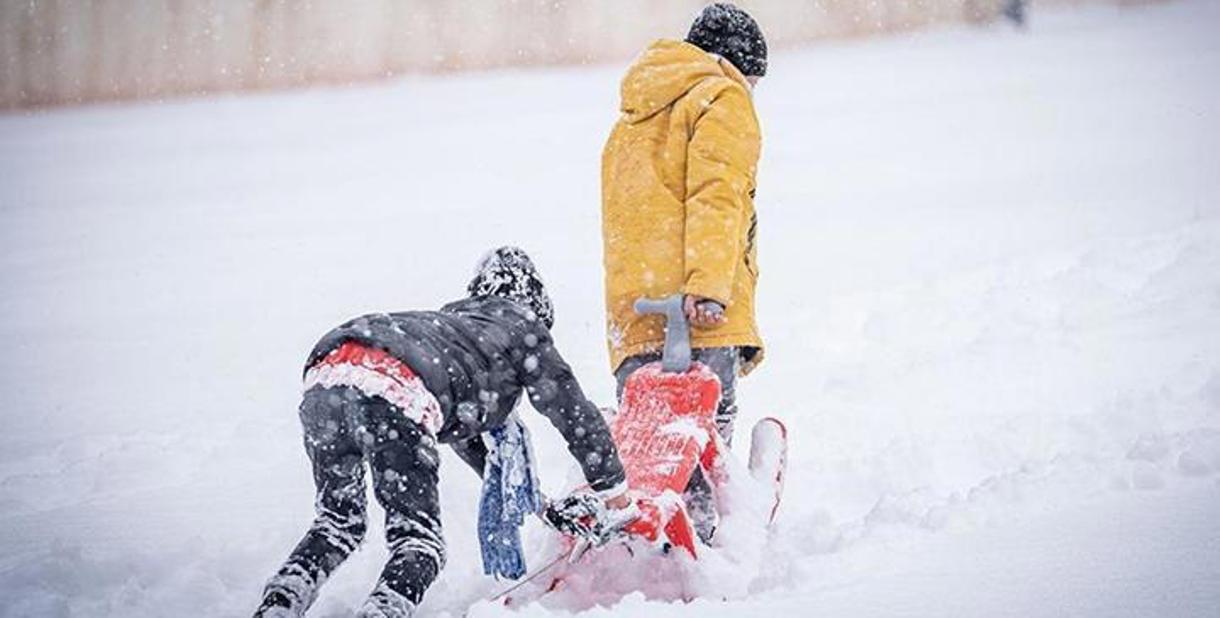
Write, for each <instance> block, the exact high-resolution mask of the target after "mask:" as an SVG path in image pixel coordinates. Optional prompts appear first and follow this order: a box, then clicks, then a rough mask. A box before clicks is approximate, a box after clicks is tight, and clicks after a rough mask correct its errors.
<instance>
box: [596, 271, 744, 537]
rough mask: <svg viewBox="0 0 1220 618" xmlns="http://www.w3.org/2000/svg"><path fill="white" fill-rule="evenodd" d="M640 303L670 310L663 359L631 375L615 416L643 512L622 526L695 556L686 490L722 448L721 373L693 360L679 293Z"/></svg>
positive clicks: (644, 310) (646, 308)
mask: <svg viewBox="0 0 1220 618" xmlns="http://www.w3.org/2000/svg"><path fill="white" fill-rule="evenodd" d="M635 310H636V312H637V313H641V314H650V313H657V314H661V315H663V316H665V319H666V325H665V348H664V352H663V355H662V358H661V361H660V362H654V363H649V364H647V365H644V366H643V367H641V368H640V369H638V370H636V371H635V372H634V373H632V374H631V376H630V377H628V378H627V383H626V385H625V386H624V388H623V399H622V407H621V408H620V409H619V411H618V414H617V415H616V416H615V417H614V420H613V421H612V422H611V427H610V429H611V432H612V433H613V435H614V441H615V444H617V445H618V449H619V457H620V458H621V459H622V461H623V466H624V467H625V469H626V473H627V484H628V486H629V487H630V488H631V490H632V491H633V493H634V494H635V496H636V504H637V505H638V506H639V507H640V513H641V515H640V517H639V519H637V520H635V521H634V522H633V523H631V524H630V525H628V526H627V527H626V528H625V532H627V533H628V534H630V535H633V536H636V537H642V538H644V539H646V540H648V541H650V542H653V543H658V544H661V545H662V547H681V548H683V549H685V550H686V551H688V552H689V553H690V555H691V556H692V557H696V556H697V554H696V552H695V533H694V529H693V527H692V526H691V520H690V515H689V513H687V510H686V505H685V503H684V502H683V501H682V492H683V491H685V490H686V486H687V484H688V483H689V482H690V479H691V475H692V474H693V473H694V471H695V466H698V465H703V466H704V468H705V469H708V470H710V469H711V467H712V463H713V462H714V461H715V459H716V456H717V454H718V453H717V440H716V436H717V434H716V426H715V423H714V421H713V418H714V416H715V412H716V405H717V404H718V403H719V401H720V380H719V379H718V378H717V377H716V374H715V373H713V372H712V370H711V369H709V368H708V367H707V366H706V365H704V364H702V363H699V362H692V361H691V345H690V327H689V325H688V324H687V322H686V316H685V315H684V314H683V311H682V296H681V295H680V294H678V295H674V296H670V297H668V298H666V299H663V300H649V299H640V300H638V301H636V303H635Z"/></svg>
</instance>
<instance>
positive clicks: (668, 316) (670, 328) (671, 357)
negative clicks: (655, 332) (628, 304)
mask: <svg viewBox="0 0 1220 618" xmlns="http://www.w3.org/2000/svg"><path fill="white" fill-rule="evenodd" d="M635 312H636V313H638V314H640V315H646V314H649V313H659V314H661V315H664V316H665V351H664V352H663V353H662V354H661V368H662V369H664V370H665V371H668V372H671V373H686V371H687V370H688V369H690V355H691V353H690V325H689V324H687V323H686V314H685V313H684V312H683V311H682V295H681V294H674V295H673V296H668V297H666V298H663V299H661V300H653V299H650V298H641V299H639V300H637V301H635Z"/></svg>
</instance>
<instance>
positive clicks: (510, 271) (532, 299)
mask: <svg viewBox="0 0 1220 618" xmlns="http://www.w3.org/2000/svg"><path fill="white" fill-rule="evenodd" d="M466 291H467V292H468V293H469V294H470V295H471V296H473V297H476V298H478V297H480V296H499V297H501V298H507V299H509V300H512V301H515V302H518V303H521V304H522V305H525V306H526V307H528V308H529V309H530V310H531V311H533V312H534V315H536V316H537V317H538V319H539V320H541V321H542V323H543V324H545V325H546V327H547V328H548V329H550V328H551V326H552V325H554V324H555V308H554V307H553V306H551V297H550V296H547V293H546V288H545V287H543V285H542V277H540V276H539V275H538V269H537V268H536V267H535V266H534V262H533V261H532V260H530V257H529V256H528V255H526V254H525V252H524V251H522V250H521V249H519V248H517V247H511V246H509V247H500V248H499V249H495V250H493V251H490V252H488V253H487V255H484V256H483V259H481V260H479V264H478V266H476V267H475V270H474V279H471V280H470V285H468V286H466Z"/></svg>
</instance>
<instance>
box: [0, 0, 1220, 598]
mask: <svg viewBox="0 0 1220 618" xmlns="http://www.w3.org/2000/svg"><path fill="white" fill-rule="evenodd" d="M1218 20H1220V7H1217V6H1216V5H1215V4H1214V3H1208V2H1202V1H1197V2H1187V3H1178V4H1163V5H1156V6H1149V7H1142V8H1132V9H1125V10H1118V9H1091V10H1085V11H1081V12H1076V13H1065V14H1054V15H1049V14H1048V15H1035V23H1034V27H1033V30H1032V32H1030V33H1028V34H1026V35H1021V34H1017V33H1013V32H1010V31H1008V30H1006V29H1003V28H995V29H987V30H960V31H948V32H939V33H931V34H925V35H919V36H910V37H905V38H899V39H893V40H887V41H872V42H861V43H854V44H843V45H838V46H822V47H815V48H810V49H808V50H803V51H799V52H786V53H782V54H779V55H778V57H777V58H776V59H775V61H774V68H773V75H772V76H771V77H768V78H767V79H766V80H765V81H764V82H763V84H762V86H761V87H760V89H759V90H758V94H757V97H758V104H759V109H760V115H761V118H762V121H763V126H764V133H765V146H764V161H763V164H762V171H761V176H760V189H759V193H758V209H759V216H760V250H761V256H760V260H761V265H762V280H761V288H760V299H759V307H760V312H761V315H760V322H761V324H762V326H763V329H764V335H765V336H766V337H767V339H768V341H769V343H770V345H771V348H770V351H769V357H768V360H767V362H766V363H765V364H764V366H763V367H762V368H761V370H760V371H759V373H758V374H757V376H756V377H753V376H752V377H751V378H750V379H748V380H747V381H745V382H744V383H743V384H742V386H741V394H740V396H741V402H742V408H743V410H744V414H745V418H744V419H742V423H741V425H740V427H742V428H743V430H742V431H744V430H745V429H744V428H748V427H749V426H750V424H751V423H752V422H753V420H755V419H757V418H758V417H760V416H762V415H765V414H773V413H774V414H779V415H782V416H784V417H785V418H786V419H787V420H788V421H789V424H790V428H791V431H792V452H791V456H792V461H791V470H790V477H789V485H788V492H787V500H786V502H785V504H784V505H783V508H782V510H781V512H780V521H779V525H778V528H777V529H776V530H775V532H774V533H773V534H772V535H771V538H770V539H769V540H768V541H767V545H766V554H765V559H757V556H754V558H753V559H751V560H747V562H748V563H749V564H746V563H734V562H733V560H734V559H738V558H741V557H742V556H746V557H749V556H748V555H749V554H750V552H748V551H744V549H746V548H745V546H746V545H748V543H738V544H736V545H732V544H731V543H730V545H732V546H730V547H726V548H725V549H724V550H723V552H722V553H721V554H718V555H717V556H716V559H715V560H709V561H708V562H707V565H708V569H707V570H706V571H704V572H700V573H696V574H694V575H693V576H692V577H693V579H692V582H693V584H692V585H695V586H697V587H698V589H699V590H700V591H701V592H704V593H708V592H710V591H711V590H718V591H720V592H722V594H721V596H724V597H728V598H729V600H728V601H722V600H721V599H720V598H710V599H701V600H699V601H696V602H694V603H691V604H686V605H684V604H660V603H657V602H652V601H647V600H645V599H644V598H643V597H641V596H638V595H637V596H631V597H628V598H626V599H625V600H623V601H621V602H619V603H618V604H616V605H614V606H613V607H610V608H594V609H592V610H590V611H589V612H588V614H587V615H589V616H606V615H612V614H613V615H649V616H670V615H682V616H700V617H703V616H708V615H725V616H739V615H756V616H763V615H771V616H781V615H795V614H797V613H800V614H801V615H813V616H849V615H850V616H870V615H877V616H895V615H923V616H943V615H974V616H984V615H986V616H1002V615H1013V616H1023V617H1027V616H1061V615H1105V616H1149V615H1157V616H1198V615H1208V614H1210V613H1212V612H1214V611H1215V608H1216V607H1220V585H1217V582H1220V526H1218V525H1217V521H1220V204H1218V203H1217V197H1218V196H1220V157H1217V153H1218V152H1220V130H1218V129H1220V118H1217V114H1220V111H1218V110H1220V86H1218V84H1217V82H1216V80H1215V77H1214V76H1215V75H1218V74H1220V38H1217V37H1216V36H1215V30H1214V29H1215V24H1216V23H1218ZM620 70H621V68H620V67H604V68H597V69H567V70H550V71H530V72H508V73H496V74H489V75H477V76H464V77H453V78H445V79H439V78H438V79H432V78H429V79H422V78H421V79H410V80H405V81H402V82H397V83H394V84H391V85H386V86H381V87H364V88H359V89H352V90H345V91H332V92H308V93H291V94H282V95H270V96H250V97H234V98H222V99H217V100H207V101H188V102H174V103H166V104H148V105H133V106H123V107H96V108H88V109H79V110H65V111H56V112H51V113H41V114H33V115H9V116H4V117H0V179H2V180H0V223H2V225H0V230H2V231H0V234H2V239H0V240H2V242H0V285H2V289H3V295H2V296H0V317H2V318H3V319H0V340H3V341H4V342H5V343H6V353H5V354H4V355H3V356H2V357H0V376H3V378H0V380H2V384H3V390H4V393H5V395H6V400H5V405H4V406H3V411H2V412H0V419H2V422H3V428H4V430H3V432H0V614H2V615H4V616H124V617H139V616H150V617H151V616H171V615H172V616H188V615H189V616H241V615H243V614H248V613H249V612H250V611H251V610H252V609H253V607H254V605H255V603H256V599H257V596H258V593H259V590H260V588H261V585H262V583H263V581H264V580H265V578H266V577H268V576H269V575H270V574H271V572H272V571H273V570H274V568H275V567H276V566H277V564H278V562H279V561H280V560H281V559H282V558H283V557H284V556H285V555H286V553H287V551H288V550H289V549H290V547H291V545H292V544H293V543H294V542H295V540H296V538H297V537H298V535H299V534H300V533H301V532H302V531H303V530H304V527H305V526H306V524H307V522H308V520H309V518H310V509H311V498H312V495H311V494H312V488H311V483H310V478H309V473H308V469H307V465H306V460H305V456H304V453H303V450H302V448H301V446H300V443H299V442H300V436H299V430H298V428H297V421H296V414H295V407H296V404H297V398H298V396H299V383H300V369H301V366H300V364H301V363H302V362H303V360H304V356H305V354H306V353H307V351H308V350H309V348H310V346H311V345H312V344H313V342H314V340H315V338H316V337H317V336H318V335H320V334H321V333H322V332H324V331H325V330H326V329H328V328H330V327H331V326H332V325H334V324H335V323H337V322H339V321H341V320H343V319H345V318H347V317H349V316H352V315H355V314H359V313H362V312H367V311H375V310H387V309H401V308H412V307H432V306H436V305H439V304H440V303H441V302H443V301H445V300H448V299H449V298H451V297H453V296H455V295H458V294H460V293H461V291H462V289H463V285H464V283H465V281H466V278H467V277H468V275H469V274H470V270H471V268H472V266H473V263H474V261H475V260H476V259H477V257H478V256H479V255H481V254H482V252H483V251H484V250H485V249H487V248H488V247H489V246H491V245H493V244H497V243H504V242H513V243H519V244H521V245H523V246H524V247H526V248H527V249H528V250H530V251H531V252H532V253H533V254H534V256H535V258H536V260H537V262H538V264H539V265H540V267H541V268H542V270H543V274H544V276H546V277H547V279H548V281H549V284H550V285H551V287H552V288H553V293H554V297H555V301H556V305H557V318H558V322H557V326H556V336H557V339H558V341H559V343H560V346H561V349H563V350H564V351H565V353H567V354H568V355H570V356H571V359H570V360H571V361H572V362H573V364H574V366H575V368H576V370H577V372H578V374H579V375H580V376H582V377H583V379H584V381H585V382H586V383H587V385H588V388H589V390H590V391H591V392H592V394H593V396H594V397H595V399H597V400H598V401H600V402H605V403H609V402H610V400H611V395H612V381H611V379H610V376H609V372H608V368H607V367H606V366H605V351H604V347H603V332H602V327H601V324H602V319H601V306H600V294H601V287H600V278H601V271H600V257H601V256H600V250H599V247H600V245H599V243H600V237H599V231H598V228H599V206H598V204H599V197H598V185H597V182H598V156H599V149H600V146H601V144H602V141H603V139H604V138H605V135H606V133H607V131H608V130H609V127H610V124H611V121H612V119H613V117H614V114H615V103H616V93H617V78H618V75H619V72H620ZM523 418H525V419H526V422H527V423H530V424H531V426H532V427H534V431H533V433H534V436H535V439H536V440H537V441H538V442H539V444H538V446H539V450H540V457H541V459H542V461H543V463H544V470H545V471H546V472H544V475H545V476H544V478H543V483H544V485H545V486H547V487H549V488H551V489H554V488H556V487H558V486H559V485H560V484H562V482H563V475H562V474H560V473H558V472H556V471H557V470H562V469H563V468H564V467H565V466H566V465H567V462H566V453H564V452H563V450H562V449H561V448H560V447H559V446H558V444H557V440H556V436H555V434H554V432H553V431H551V430H549V429H548V428H546V427H545V424H543V423H539V420H540V417H539V416H537V415H533V414H532V413H530V412H528V411H527V412H525V413H523ZM443 467H444V469H445V472H443V473H442V474H443V484H442V499H443V505H442V506H443V509H444V516H445V526H446V535H447V538H448V540H449V542H450V544H451V551H450V556H449V565H448V567H447V568H446V570H445V572H444V573H443V575H442V576H441V578H440V580H439V581H438V582H437V584H436V585H435V586H434V587H433V589H432V590H431V591H430V592H429V596H428V598H427V600H426V603H425V605H424V608H423V609H424V610H426V612H427V613H429V614H440V615H444V614H446V613H448V614H450V615H461V614H462V613H463V612H467V611H468V612H469V614H470V615H472V616H493V615H500V614H501V613H502V612H504V611H506V610H503V609H501V608H499V607H497V606H494V605H491V604H487V603H479V600H480V599H482V598H484V597H485V596H486V595H489V594H491V593H492V592H494V591H495V590H497V589H498V588H499V586H500V585H499V584H496V583H495V582H492V581H489V580H487V579H484V578H483V577H481V575H480V574H479V573H480V569H479V557H478V549H477V543H476V542H475V537H474V521H475V504H476V500H477V491H478V486H479V484H478V483H477V481H476V480H475V479H474V477H473V476H472V475H471V474H470V472H469V471H468V470H467V469H466V468H465V467H464V466H463V465H461V464H460V462H458V461H457V460H456V458H453V457H451V456H448V455H447V456H446V459H445V461H444V463H443ZM376 513H377V511H376V510H374V514H376ZM377 530H378V526H374V533H373V534H371V535H370V537H371V538H370V540H369V542H368V543H367V544H366V547H365V549H364V551H362V552H361V553H360V554H358V555H357V556H356V557H355V558H354V559H353V560H352V562H351V563H350V564H348V565H347V566H345V567H344V568H343V569H342V570H340V572H339V573H338V575H337V576H336V578H335V579H334V580H332V582H331V583H330V584H329V585H328V587H327V588H326V590H325V592H324V594H323V596H322V598H321V599H320V601H319V602H318V605H317V606H316V607H317V609H316V611H315V613H314V615H317V616H344V615H349V614H350V612H351V611H352V608H354V607H355V606H356V605H357V604H358V603H359V602H360V600H361V599H362V598H363V595H364V594H365V593H366V592H367V591H368V590H369V589H370V588H371V586H372V582H373V579H374V577H375V575H376V573H377V571H378V570H379V568H380V565H379V562H380V561H381V560H382V558H383V557H384V550H382V549H381V547H380V538H379V537H378V536H377V534H378V532H377ZM538 532H539V531H538V529H537V528H536V527H535V528H532V529H531V534H530V542H531V544H532V547H535V548H536V547H537V544H538V543H539V542H540V538H539V535H538ZM726 542H728V541H726ZM730 550H736V551H737V552H738V553H736V554H734V553H733V551H730ZM531 560H534V561H535V563H537V558H535V557H533V556H531ZM552 611H554V608H552V607H547V606H543V605H538V604H535V605H530V606H527V607H525V608H523V609H521V610H519V613H520V615H522V616H536V615H548V614H549V613H550V612H552Z"/></svg>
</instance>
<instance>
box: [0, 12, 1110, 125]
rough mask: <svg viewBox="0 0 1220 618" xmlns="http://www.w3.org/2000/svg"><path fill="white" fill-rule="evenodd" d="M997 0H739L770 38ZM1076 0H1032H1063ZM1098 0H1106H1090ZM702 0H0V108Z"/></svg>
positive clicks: (470, 51) (252, 75)
mask: <svg viewBox="0 0 1220 618" xmlns="http://www.w3.org/2000/svg"><path fill="white" fill-rule="evenodd" d="M1001 1H1002V0H741V1H740V2H738V4H739V5H741V6H743V7H745V8H746V9H748V10H749V11H750V12H751V13H753V14H754V15H755V17H756V18H757V19H758V20H759V22H760V23H761V24H762V26H763V29H764V31H765V32H766V33H767V36H768V40H769V42H770V43H771V44H772V46H774V47H780V46H784V45H789V44H795V43H801V42H806V41H811V40H816V39H824V38H831V37H845V36H859V35H866V34H872V33H882V32H892V31H899V30H907V29H911V28H919V27H923V26H926V25H928V24H934V23H942V22H954V21H963V20H975V19H986V18H987V17H989V16H991V15H994V14H995V12H996V7H997V6H998V5H999V3H1000V2H1001ZM1074 1H1078V0H1041V1H1040V2H1039V4H1048V3H1053V4H1063V3H1065V2H1066V3H1071V2H1074ZM1100 1H1106V0H1100ZM704 4H706V2H705V1H704V0H515V1H514V0H0V108H15V107H33V106H42V105H59V104H71V103H81V102H87V101H101V100H114V99H147V98H158V97H166V96H174V95H195V94H204V93H208V92H217V91H227V90H243V89H263V88H285V87H293V86H300V85H311V84H324V83H347V82H353V81H361V80H368V79H376V78H379V77H384V76H390V75H394V74H399V73H406V72H432V71H449V70H461V69H472V68H490V67H502V66H518V65H536V64H558V63H579V62H598V61H609V60H615V59H622V58H628V57H630V56H631V55H632V54H634V53H636V52H637V51H638V50H639V49H640V48H641V47H642V46H643V45H644V44H646V43H647V42H648V41H650V40H651V39H653V38H657V37H661V36H681V35H683V34H685V32H686V28H687V27H688V26H689V24H690V21H691V19H692V18H693V16H694V15H695V13H696V12H697V11H698V10H699V8H700V7H702V6H703V5H704Z"/></svg>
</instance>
